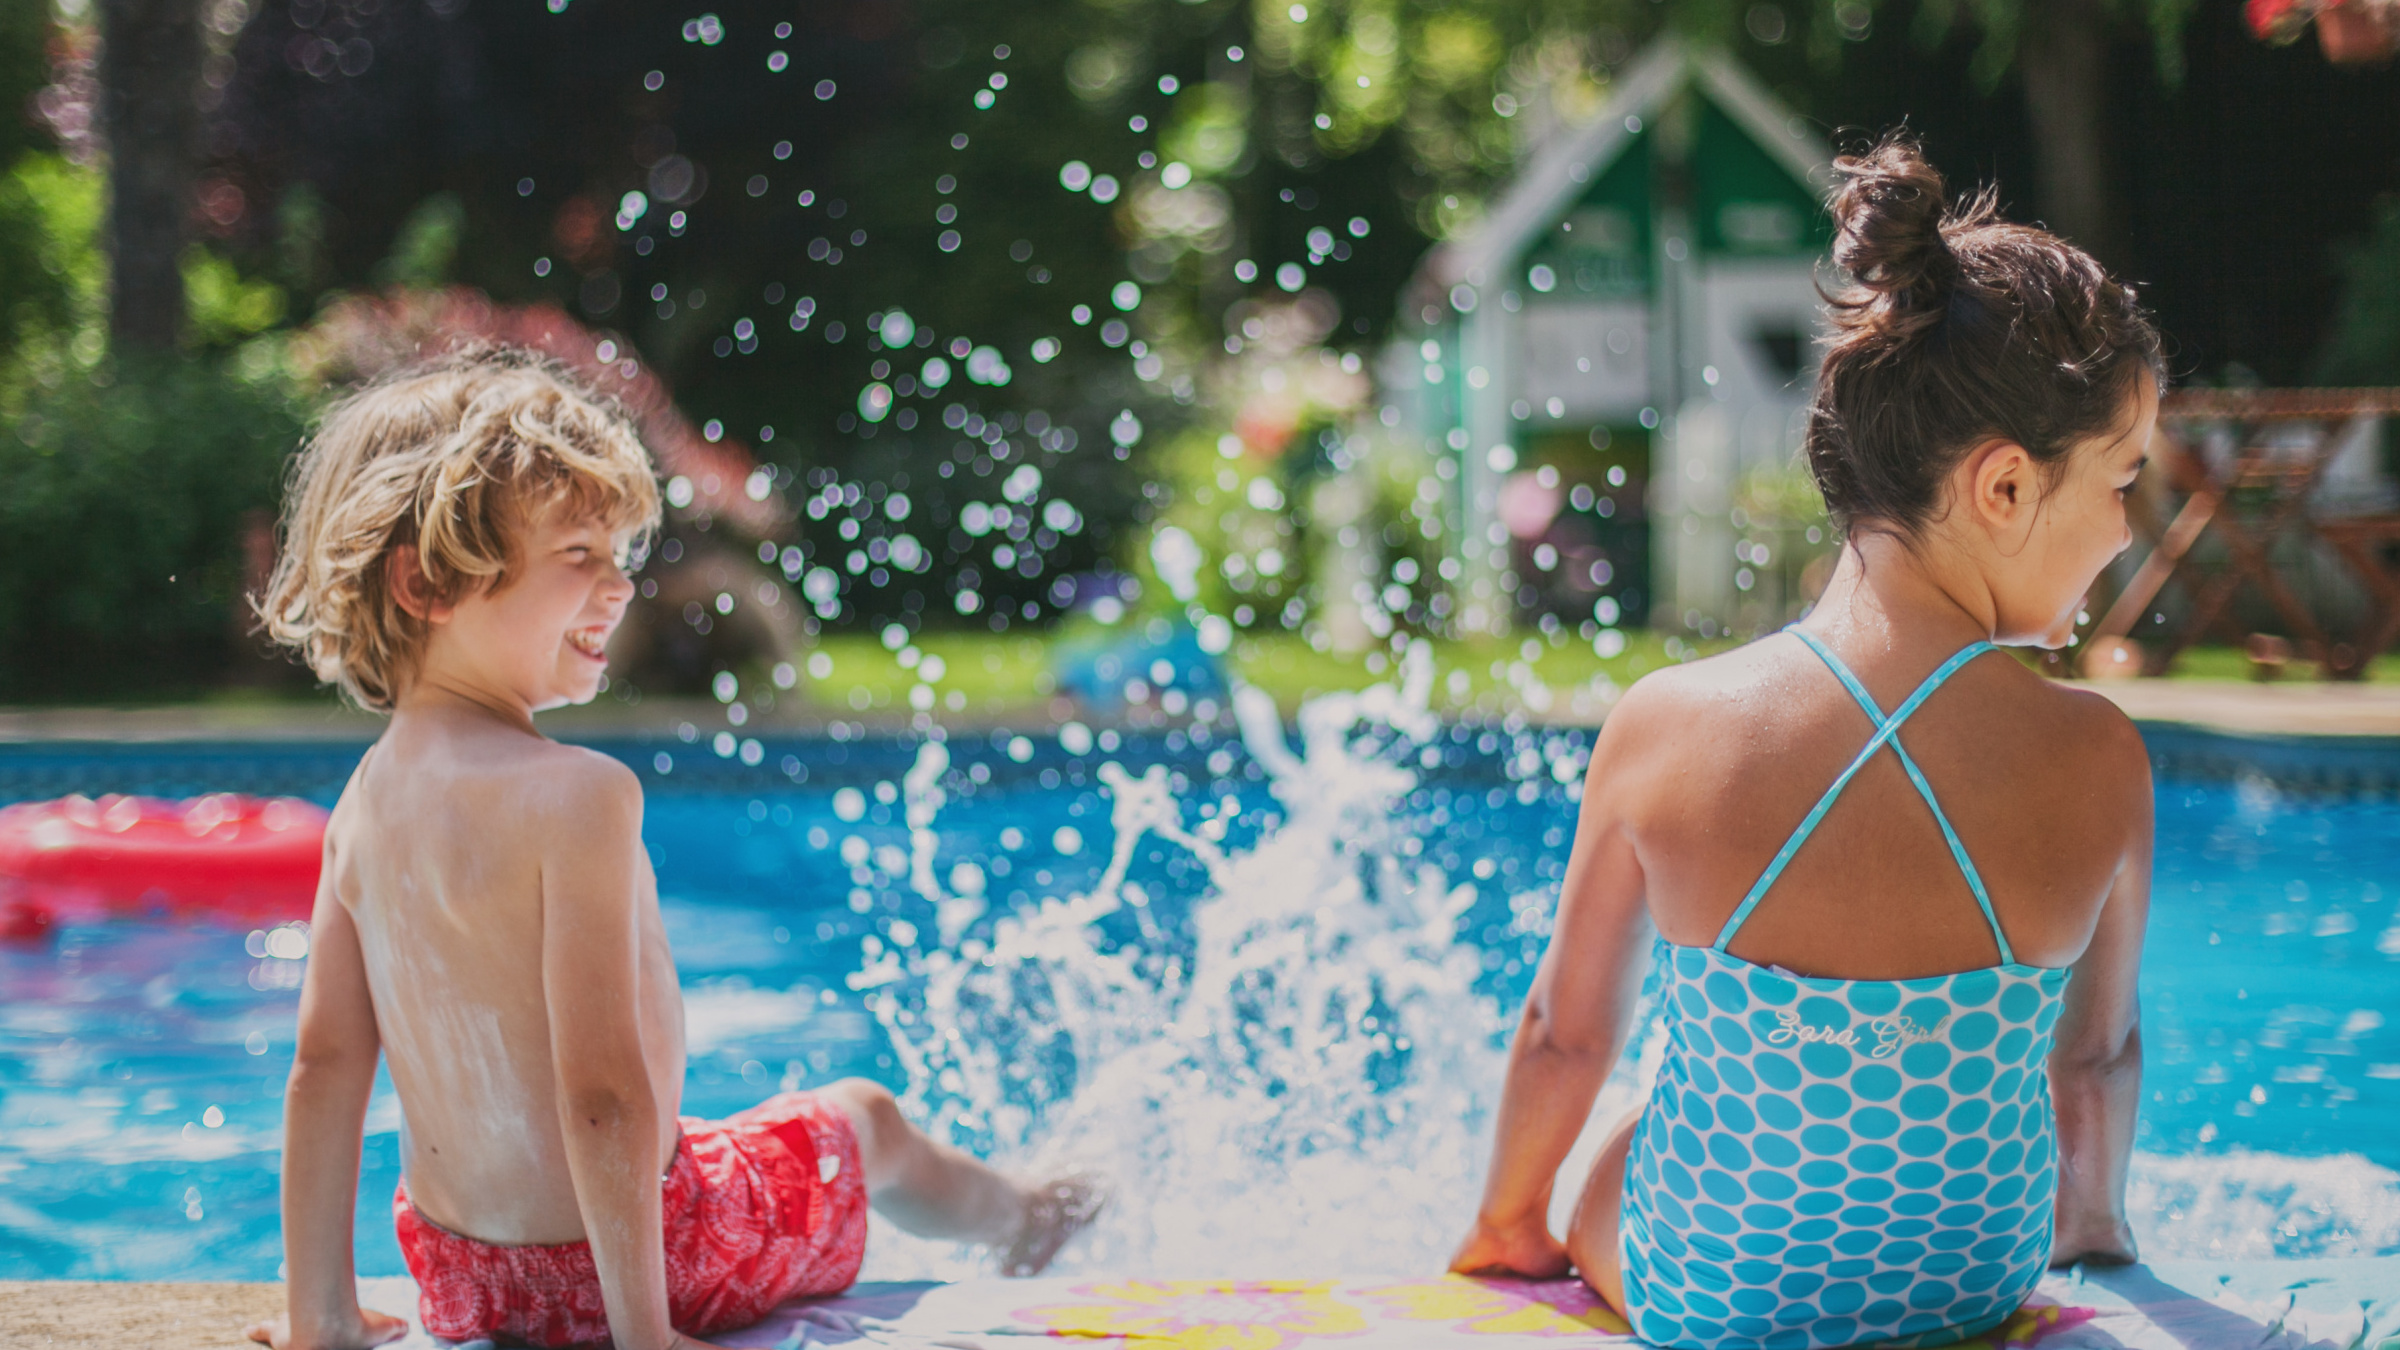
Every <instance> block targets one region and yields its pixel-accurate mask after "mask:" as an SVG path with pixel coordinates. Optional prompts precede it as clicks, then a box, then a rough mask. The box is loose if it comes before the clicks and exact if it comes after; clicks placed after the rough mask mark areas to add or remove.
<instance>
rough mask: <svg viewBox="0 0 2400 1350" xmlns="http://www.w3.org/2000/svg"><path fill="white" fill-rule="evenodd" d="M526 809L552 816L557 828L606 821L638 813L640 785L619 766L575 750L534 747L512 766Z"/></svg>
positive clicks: (576, 747) (574, 747)
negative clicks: (557, 821) (559, 820)
mask: <svg viewBox="0 0 2400 1350" xmlns="http://www.w3.org/2000/svg"><path fill="white" fill-rule="evenodd" d="M514 772H515V773H516V774H517V775H519V776H520V778H521V781H522V786H523V788H524V789H525V792H524V801H525V804H526V806H527V807H528V809H531V810H534V811H538V812H541V813H543V814H545V815H548V814H556V815H558V816H560V817H562V823H573V822H575V821H579V820H594V819H608V818H610V817H612V816H614V815H616V814H618V813H621V812H625V811H631V812H632V813H634V814H635V815H639V814H640V813H641V809H642V781H641V778H640V776H639V775H637V774H635V773H634V771H633V770H632V769H631V768H629V767H628V766H627V765H626V764H625V762H624V761H623V760H620V759H617V758H616V757H614V756H612V755H606V754H602V753H601V752H600V751H597V750H590V749H586V748H585V747H583V746H580V745H566V744H563V743H561V742H558V741H551V740H544V741H540V742H537V748H536V749H535V751H534V752H533V753H531V754H528V755H526V756H524V758H523V759H522V760H521V761H519V762H518V763H517V764H516V765H515V766H514Z"/></svg>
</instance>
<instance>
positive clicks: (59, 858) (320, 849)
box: [0, 793, 327, 939]
mask: <svg viewBox="0 0 2400 1350" xmlns="http://www.w3.org/2000/svg"><path fill="white" fill-rule="evenodd" d="M326 818H327V813H326V812H325V810H324V809H323V808H322V807H319V806H315V805H312V804H311V803H308V802H304V801H301V800H299V799H298V798H294V797H264V798H262V797H243V796H238V795H235V794H232V793H218V794H213V795H210V796H206V797H195V798H193V799H191V800H190V801H184V802H170V801H161V800H159V799H157V798H154V797H118V796H108V797H102V798H99V799H98V800H96V801H95V800H94V799H92V798H90V797H62V798H60V799H58V800H57V801H50V802H20V803H19V804H17V805H15V806H10V807H0V937H12V938H20V939H22V938H38V937H40V936H42V935H43V934H45V933H47V932H48V931H49V930H50V927H51V925H52V924H54V923H55V922H56V921H57V917H58V916H59V915H61V914H100V915H106V914H151V913H162V912H163V913H166V914H170V915H178V916H207V917H222V918H225V919H229V920H237V921H242V922H255V921H282V920H286V919H304V918H307V917H308V912H309V907H310V905H311V904H312V903H313V902H314V900H315V898H316V893H317V871H318V868H319V866H320V864H321V862H322V860H323V856H324V850H325V821H326Z"/></svg>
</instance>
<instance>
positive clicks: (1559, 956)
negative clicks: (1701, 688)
mask: <svg viewBox="0 0 2400 1350" xmlns="http://www.w3.org/2000/svg"><path fill="white" fill-rule="evenodd" d="M1634 702H1635V698H1634V696H1633V695H1631V694H1629V695H1628V696H1627V697H1626V699H1625V701H1624V703H1623V704H1620V705H1619V707H1618V708H1617V710H1616V711H1615V712H1614V713H1612V714H1611V715H1610V717H1609V720H1608V723H1607V726H1606V729H1605V730H1603V731H1602V733H1601V736H1600V740H1599V742H1598V744H1596V745H1594V746H1593V748H1592V763H1591V769H1590V772H1589V773H1588V774H1587V775H1586V776H1585V780H1584V798H1583V812H1582V819H1581V820H1580V821H1579V823H1578V824H1577V826H1576V831H1575V849H1574V852H1573V853H1572V854H1571V855H1570V856H1569V857H1568V859H1567V874H1566V879H1565V882H1564V884H1563V885H1562V886H1561V887H1560V894H1559V902H1558V922H1557V925H1556V927H1555V928H1554V929H1553V930H1552V932H1551V936H1550V947H1549V950H1547V951H1545V952H1544V953H1543V954H1542V963H1541V966H1540V968H1539V969H1537V970H1536V971H1535V972H1534V977H1533V988H1532V990H1531V991H1530V992H1529V993H1528V994H1527V995H1526V999H1525V1013H1524V1016H1523V1018H1522V1019H1520V1020H1519V1022H1518V1024H1517V1034H1516V1039H1515V1040H1514V1041H1513V1042H1512V1043H1511V1044H1510V1046H1509V1053H1508V1079H1507V1082H1506V1084H1505V1086H1504V1087H1503V1088H1502V1089H1501V1093H1500V1110H1499V1118H1498V1124H1497V1130H1496V1132H1495V1133H1496V1137H1495V1138H1494V1140H1493V1142H1492V1165H1491V1170H1490V1173H1489V1174H1488V1176H1487V1177H1486V1179H1485V1182H1484V1190H1483V1203H1482V1206H1481V1208H1480V1209H1479V1210H1478V1211H1477V1213H1476V1216H1475V1227H1474V1230H1473V1231H1472V1232H1470V1233H1469V1234H1468V1235H1467V1240H1466V1241H1465V1242H1464V1243H1462V1244H1461V1245H1460V1246H1459V1249H1458V1253H1457V1254H1456V1255H1455V1256H1453V1257H1452V1258H1451V1260H1450V1268H1451V1269H1452V1270H1455V1271H1458V1272H1461V1273H1471V1272H1474V1271H1509V1272H1513V1273H1516V1274H1520V1275H1530V1276H1535V1277H1543V1278H1546V1277H1551V1276H1557V1275H1563V1274H1565V1273H1566V1271H1567V1267H1568V1259H1567V1252H1566V1248H1565V1247H1564V1246H1563V1245H1561V1244H1560V1242H1559V1241H1558V1239H1557V1238H1555V1237H1553V1236H1552V1235H1551V1233H1550V1226H1549V1223H1550V1189H1551V1184H1552V1182H1553V1181H1554V1180H1555V1178H1556V1177H1557V1175H1558V1167H1559V1164H1560V1162H1561V1161H1563V1160H1564V1159H1565V1158H1566V1156H1567V1152H1568V1150H1570V1149H1572V1148H1573V1147H1574V1146H1575V1140H1576V1137H1577V1136H1578V1135H1580V1134H1581V1133H1582V1131H1583V1125H1584V1122H1585V1120H1586V1119H1587V1118H1589V1116H1590V1115H1591V1110H1592V1100H1593V1098H1595V1097H1596V1096H1598V1095H1599V1092H1600V1085H1601V1083H1602V1082H1604V1081H1605V1080H1606V1079H1607V1077H1608V1071H1609V1067H1610V1066H1611V1065H1612V1064H1614V1063H1615V1062H1616V1058H1617V1051H1618V1048H1619V1047H1620V1046H1621V1045H1622V1044H1623V1043H1624V1040H1625V1034H1626V1030H1627V1024H1628V1022H1629V1021H1630V1019H1631V1014H1632V1009H1633V1002H1634V998H1635V995H1637V994H1638V993H1639V992H1640V990H1641V979H1642V967H1643V948H1642V942H1641V934H1642V928H1643V926H1644V922H1645V919H1646V911H1645V908H1644V894H1643V882H1642V869H1641V863H1640V860H1639V859H1638V858H1637V857H1636V856H1635V852H1634V847H1633V841H1632V839H1631V837H1630V836H1629V834H1628V833H1627V832H1626V829H1625V814H1624V807H1625V805H1626V804H1627V800H1628V794H1629V792H1630V791H1632V790H1634V789H1633V784H1632V782H1631V779H1632V775H1631V774H1629V773H1628V772H1627V768H1628V766H1627V763H1626V761H1627V759H1628V758H1629V754H1628V746H1629V743H1630V742H1631V741H1632V739H1633V738H1634V736H1635V734H1636V732H1635V727H1634V723H1635V722H1636V721H1637V720H1638V719H1637V718H1635V717H1628V716H1627V713H1628V712H1632V711H1634V709H1633V707H1632V706H1631V705H1633V704H1634Z"/></svg>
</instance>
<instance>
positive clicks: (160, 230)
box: [99, 0, 201, 350]
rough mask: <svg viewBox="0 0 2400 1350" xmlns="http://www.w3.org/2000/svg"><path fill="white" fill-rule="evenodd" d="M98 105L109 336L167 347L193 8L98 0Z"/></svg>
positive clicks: (175, 319) (186, 186)
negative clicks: (104, 158)
mask: <svg viewBox="0 0 2400 1350" xmlns="http://www.w3.org/2000/svg"><path fill="white" fill-rule="evenodd" d="M99 8H100V41H101V51H100V85H101V95H100V106H101V116H102V118H103V120H104V121H105V123H106V126H107V134H108V153H109V207H108V226H109V236H110V273H109V280H110V309H109V324H108V327H109V336H110V337H111V338H112V339H113V340H114V342H115V344H116V345H117V346H119V347H120V348H126V347H146V348H151V349H154V350H155V349H165V348H172V347H173V346H174V345H175V343H176V340H177V339H178V338H180V337H181V336H182V335H183V317H184V296H183V273H182V271H181V267H180V264H181V260H182V254H183V239H184V216H185V212H186V211H187V210H188V209H189V207H190V203H191V197H192V177H193V173H194V167H195V159H196V156H197V152H198V149H199V123H200V110H199V104H198V102H197V100H196V97H195V95H196V92H197V85H198V81H199V75H200V50H201V48H200V22H199V13H198V5H197V4H196V3H195V0H100V6H99Z"/></svg>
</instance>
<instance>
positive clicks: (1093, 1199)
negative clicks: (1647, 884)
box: [999, 1173, 1108, 1279]
mask: <svg viewBox="0 0 2400 1350" xmlns="http://www.w3.org/2000/svg"><path fill="white" fill-rule="evenodd" d="M1107 1204H1108V1193H1107V1191H1106V1190H1105V1189H1104V1188H1103V1187H1102V1186H1101V1184H1100V1183H1099V1181H1098V1180H1096V1179H1094V1178H1092V1177H1090V1176H1086V1175H1083V1174H1080V1173H1072V1174H1069V1175H1067V1176H1062V1177H1053V1178H1051V1179H1050V1180H1048V1181H1044V1182H1041V1183H1039V1184H1038V1185H1036V1186H1034V1187H1033V1188H1032V1189H1031V1190H1030V1191H1029V1192H1028V1193H1027V1195H1026V1197H1025V1221H1024V1224H1023V1226H1022V1227H1020V1228H1018V1230H1017V1236H1016V1238H1015V1239H1014V1240H1013V1241H1011V1242H1009V1243H1007V1244H1006V1245H1004V1246H1002V1247H1001V1248H1000V1249H999V1254H1000V1273H1001V1274H1002V1275H1005V1276H1008V1277H1010V1278H1012V1279H1020V1278H1023V1277H1025V1276H1028V1275H1039V1274H1041V1273H1042V1272H1043V1271H1044V1270H1046V1269H1048V1268H1049V1266H1050V1262H1051V1259H1052V1258H1054V1257H1056V1256H1057V1255H1058V1249H1059V1248H1061V1247H1064V1246H1066V1245H1067V1239H1069V1238H1071V1237H1073V1236H1075V1235H1076V1234H1077V1233H1079V1232H1081V1231H1083V1229H1084V1227H1085V1226H1086V1225H1088V1224H1089V1223H1091V1221H1092V1220H1093V1219H1095V1218H1097V1217H1099V1214H1100V1211H1101V1209H1102V1208H1104V1207H1105V1206H1106V1205H1107Z"/></svg>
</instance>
